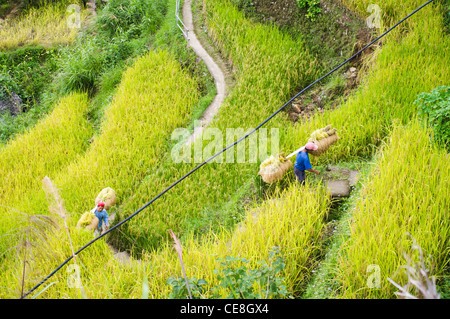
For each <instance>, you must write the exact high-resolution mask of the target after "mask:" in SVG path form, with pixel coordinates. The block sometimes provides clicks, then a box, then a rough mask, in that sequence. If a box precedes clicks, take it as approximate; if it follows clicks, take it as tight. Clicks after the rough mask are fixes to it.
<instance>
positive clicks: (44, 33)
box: [0, 0, 88, 50]
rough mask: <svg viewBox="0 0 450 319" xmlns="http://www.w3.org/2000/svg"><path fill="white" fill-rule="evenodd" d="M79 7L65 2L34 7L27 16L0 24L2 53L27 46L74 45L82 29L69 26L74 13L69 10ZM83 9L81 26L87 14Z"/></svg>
mask: <svg viewBox="0 0 450 319" xmlns="http://www.w3.org/2000/svg"><path fill="white" fill-rule="evenodd" d="M80 3H81V2H79V1H67V0H66V1H61V2H56V3H51V4H46V5H45V6H43V7H39V8H33V7H32V8H30V9H29V10H27V11H26V12H25V14H22V15H18V16H16V17H14V18H11V19H7V20H5V21H4V22H3V23H1V24H0V50H7V49H13V48H16V47H21V46H26V45H44V46H52V45H57V44H63V45H64V44H69V43H71V42H72V41H73V40H74V39H75V38H76V36H77V32H78V31H79V29H78V28H73V27H71V26H70V24H68V21H69V19H70V21H72V20H73V18H72V16H73V14H74V11H68V12H67V10H68V6H69V5H70V4H80ZM80 8H81V10H80V23H81V24H82V23H83V22H84V20H85V18H86V16H87V15H88V11H87V10H84V9H83V6H82V5H81V6H80ZM70 21H69V23H70ZM73 21H75V20H73Z"/></svg>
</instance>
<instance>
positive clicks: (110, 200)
mask: <svg viewBox="0 0 450 319" xmlns="http://www.w3.org/2000/svg"><path fill="white" fill-rule="evenodd" d="M99 202H104V203H105V209H106V210H109V209H110V208H111V207H112V206H114V205H115V204H116V192H115V191H114V190H113V189H112V188H111V187H106V188H104V189H102V191H101V192H100V193H99V194H98V196H97V198H96V199H95V206H97V204H98V203H99Z"/></svg>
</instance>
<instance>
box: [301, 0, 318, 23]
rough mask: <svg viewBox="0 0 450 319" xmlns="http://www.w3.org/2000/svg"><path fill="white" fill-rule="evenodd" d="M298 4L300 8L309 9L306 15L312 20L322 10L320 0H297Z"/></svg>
mask: <svg viewBox="0 0 450 319" xmlns="http://www.w3.org/2000/svg"><path fill="white" fill-rule="evenodd" d="M297 4H298V6H299V7H300V8H307V9H308V12H307V14H306V16H307V17H308V18H309V19H311V20H312V21H314V20H316V17H317V16H318V15H319V13H321V12H322V9H321V8H320V1H319V0H297Z"/></svg>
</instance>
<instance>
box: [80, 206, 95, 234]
mask: <svg viewBox="0 0 450 319" xmlns="http://www.w3.org/2000/svg"><path fill="white" fill-rule="evenodd" d="M98 222H99V220H98V218H97V217H96V216H95V214H94V213H93V212H92V211H88V212H85V213H84V214H83V215H81V217H80V219H79V220H78V223H77V227H80V228H85V229H87V230H94V229H96V228H97V226H98Z"/></svg>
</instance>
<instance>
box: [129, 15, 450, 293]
mask: <svg viewBox="0 0 450 319" xmlns="http://www.w3.org/2000/svg"><path fill="white" fill-rule="evenodd" d="M425 17H428V19H424V21H423V23H428V24H431V25H434V27H436V25H437V24H436V22H435V21H434V20H433V19H431V18H430V14H429V13H428V15H425ZM419 21H421V20H419ZM421 22H422V21H421ZM420 24H421V23H418V25H415V26H412V27H413V28H414V27H416V28H417V29H416V30H422V29H423V28H421V27H423V25H420ZM424 37H426V35H425V36H424ZM418 38H421V37H420V34H419V36H418V37H413V36H411V35H409V36H407V37H406V38H404V39H403V40H402V46H398V45H395V43H393V44H389V43H388V44H387V47H388V49H387V50H386V46H385V47H384V49H383V51H382V52H381V53H380V55H379V60H378V62H377V66H376V68H375V69H374V74H370V75H369V76H368V77H367V81H368V82H367V84H368V85H369V88H367V87H366V88H365V89H362V90H361V91H360V92H359V93H358V94H357V95H356V97H355V98H354V99H352V100H350V101H349V102H348V103H346V104H345V105H343V106H342V108H341V109H343V110H342V111H339V112H333V114H336V115H334V116H331V113H330V115H324V116H321V117H318V119H316V120H314V121H313V122H312V123H311V124H310V125H309V126H308V125H307V126H308V127H306V128H303V129H300V130H299V129H298V128H296V129H295V134H294V136H296V137H302V138H303V137H305V136H307V135H308V132H309V129H310V128H311V127H314V126H319V125H321V124H322V123H326V122H327V121H329V120H333V119H334V120H337V121H341V122H339V124H342V126H343V127H344V128H346V129H347V132H346V131H345V130H343V134H342V136H344V137H345V143H340V144H338V145H342V144H346V146H348V145H350V146H357V147H358V146H359V148H356V152H355V151H352V150H355V148H354V147H348V148H347V147H336V148H334V149H333V152H332V154H333V158H335V159H337V158H352V157H355V156H358V155H361V154H365V155H367V154H371V152H372V151H373V148H372V147H367V146H365V145H366V143H365V142H366V141H373V142H379V138H381V137H383V136H385V135H386V133H387V132H388V128H387V127H386V126H385V125H386V124H387V125H388V126H390V123H391V119H386V118H387V117H389V116H390V115H392V117H399V118H401V119H402V120H403V121H405V122H406V121H407V120H408V119H409V117H410V116H411V114H412V113H413V112H412V106H411V101H412V100H413V99H414V97H415V95H414V94H415V92H416V91H419V92H421V91H426V89H424V88H423V86H426V87H431V88H432V87H434V86H436V85H437V84H439V83H440V81H441V79H442V77H441V76H442V75H444V76H445V75H446V72H448V71H447V70H442V69H441V68H439V67H438V65H437V64H438V63H434V64H432V63H429V65H430V69H427V70H425V72H427V71H428V70H429V72H430V75H432V74H433V72H432V71H434V72H440V73H438V75H437V76H428V77H426V78H427V79H426V80H422V79H420V81H417V82H416V81H414V82H412V81H411V80H412V79H416V78H417V77H413V76H411V78H409V81H407V79H408V78H406V79H405V82H406V83H408V84H410V85H411V83H412V84H413V85H412V91H413V92H412V93H411V94H408V95H407V96H405V97H403V96H402V94H401V90H399V87H401V86H400V85H401V83H399V84H398V85H397V86H395V84H396V83H398V81H397V77H396V76H397V75H399V74H400V75H401V74H405V75H407V74H408V72H407V71H408V70H411V69H420V70H423V69H422V68H421V66H422V65H423V63H426V62H432V61H433V60H432V59H430V60H427V54H436V56H435V58H436V57H439V56H442V55H444V56H446V51H445V48H444V49H442V47H439V46H438V45H437V43H436V42H437V41H436V42H433V41H430V45H429V46H428V47H429V48H428V47H425V48H424V51H422V52H418V53H417V52H415V51H414V50H413V48H414V45H417V42H416V41H417V40H419V39H418ZM422 39H423V38H422ZM422 41H423V40H422ZM402 48H403V49H402ZM384 52H388V53H397V54H399V55H400V56H401V57H402V58H403V61H404V62H403V63H401V64H398V65H396V67H394V68H392V67H391V66H392V64H391V63H390V62H391V61H390V60H389V57H390V56H391V55H389V54H387V53H386V54H384ZM408 53H410V55H413V57H411V58H410V59H408ZM417 60H419V61H418V62H416V61H417ZM379 63H381V66H384V68H385V69H383V68H381V67H379V65H380V64H379ZM383 63H384V64H383ZM384 78H386V79H388V81H387V82H388V83H387V84H385V85H383V81H382V79H384ZM444 78H445V77H444ZM380 82H381V83H380ZM389 85H391V86H394V88H392V89H391V90H390V91H388V92H386V94H382V95H381V101H380V102H379V104H377V105H376V101H377V100H378V99H377V97H380V95H379V94H377V93H380V92H384V90H386V89H389ZM372 87H373V88H372ZM410 87H411V86H410ZM399 91H400V92H399ZM388 93H389V94H390V95H388ZM396 93H397V94H396ZM363 97H364V98H363ZM408 101H409V103H408ZM357 102H359V103H357ZM363 102H371V103H368V104H366V103H363ZM405 102H406V103H405ZM404 104H406V106H405V108H404V109H401V110H402V111H403V112H400V111H399V112H398V113H397V112H393V109H396V108H398V106H402V105H404ZM361 105H369V107H368V109H369V110H368V112H367V114H368V116H369V115H370V114H371V113H370V111H371V110H372V111H373V110H374V109H375V107H376V106H382V107H383V108H381V110H380V111H379V114H380V117H379V118H378V121H377V122H376V123H377V125H378V126H376V125H375V124H374V125H373V127H372V126H371V127H370V128H364V125H365V124H368V123H369V121H368V120H367V122H365V121H362V123H363V125H361V127H363V128H360V127H358V128H357V131H356V132H353V134H355V135H357V134H358V133H360V134H361V135H362V136H363V137H362V138H359V139H352V138H351V134H350V129H351V128H352V126H351V125H350V124H351V123H349V124H347V125H346V124H345V121H344V119H346V121H348V118H349V117H350V118H351V116H349V115H352V114H355V115H353V116H355V117H356V114H357V113H356V110H358V109H359V110H361V109H360V106H361ZM377 109H380V107H379V108H377ZM346 112H347V113H346ZM385 117H386V118H385ZM365 119H366V117H363V120H365ZM367 119H368V117H367ZM348 122H350V121H348ZM333 124H334V122H333ZM336 126H338V125H336ZM367 126H368V125H367ZM338 127H339V128H340V126H338ZM380 130H381V133H377V132H380ZM299 131H300V132H299ZM286 137H287V136H286ZM297 140H298V139H297ZM294 141H295V140H294V139H293V138H291V139H290V143H291V145H295V143H294ZM338 145H336V146H338ZM358 149H360V150H361V151H360V152H358ZM136 289H137V288H136V287H135V288H134V293H136Z"/></svg>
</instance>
